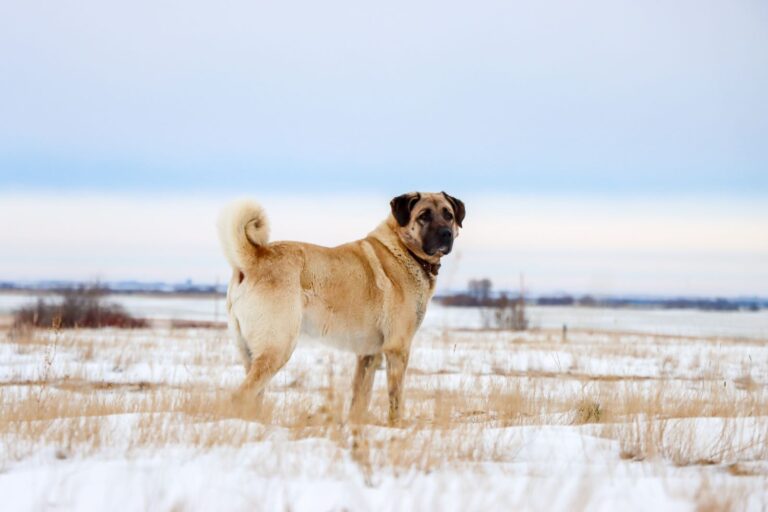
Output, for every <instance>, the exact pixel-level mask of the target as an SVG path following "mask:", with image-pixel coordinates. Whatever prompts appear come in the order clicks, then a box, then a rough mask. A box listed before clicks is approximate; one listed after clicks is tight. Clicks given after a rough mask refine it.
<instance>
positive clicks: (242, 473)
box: [0, 307, 768, 511]
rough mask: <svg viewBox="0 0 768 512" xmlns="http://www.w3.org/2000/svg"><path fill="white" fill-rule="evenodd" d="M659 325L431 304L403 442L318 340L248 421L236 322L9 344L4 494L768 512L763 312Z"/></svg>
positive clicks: (143, 501) (241, 503) (2, 420)
mask: <svg viewBox="0 0 768 512" xmlns="http://www.w3.org/2000/svg"><path fill="white" fill-rule="evenodd" d="M663 313H664V312H662V316H659V315H658V314H657V313H654V312H648V311H645V312H644V311H640V312H633V311H631V310H630V311H624V310H622V311H621V312H619V313H618V317H617V318H618V319H619V323H618V324H617V323H616V322H613V323H611V321H607V320H605V316H606V315H609V316H610V315H614V313H611V312H606V311H605V310H599V309H592V310H590V309H589V308H560V309H559V310H558V309H550V310H547V312H546V314H545V316H541V317H540V318H539V320H536V319H535V318H534V321H533V322H532V323H533V328H532V329H530V330H528V331H525V332H511V331H500V330H493V329H484V328H482V327H481V322H479V321H478V317H479V312H478V311H476V310H468V309H453V308H439V307H437V308H434V311H433V312H431V313H430V316H429V317H428V318H427V320H426V321H425V326H424V327H423V328H422V329H421V330H420V331H419V333H418V335H417V337H416V339H415V341H414V350H413V352H412V354H411V359H410V364H409V372H408V376H407V379H406V406H405V417H404V420H403V422H402V424H401V425H398V426H396V427H391V426H388V425H387V423H386V384H385V378H384V372H383V371H378V372H377V378H376V382H375V387H374V398H373V401H372V404H371V414H370V417H369V418H368V419H367V420H366V421H365V422H363V423H361V424H351V423H349V422H348V420H347V408H348V405H349V400H350V398H351V389H350V384H351V380H352V370H353V368H354V356H352V355H350V354H346V353H342V352H338V351H334V350H332V349H327V348H325V347H323V346H321V345H319V344H316V343H314V342H312V341H311V340H308V341H307V342H305V343H302V344H300V345H299V348H298V349H297V351H296V352H295V354H294V356H293V358H292V359H291V360H290V362H289V363H288V364H287V366H286V367H285V368H283V370H282V371H281V372H280V373H279V374H278V375H277V377H276V378H275V379H274V380H273V381H272V382H271V384H270V386H269V387H268V390H267V393H266V399H265V404H264V407H262V409H261V410H259V411H252V410H242V409H238V408H235V407H234V406H233V405H232V401H231V400H230V394H231V392H232V391H233V390H234V389H235V388H236V387H237V385H238V384H239V382H240V381H241V379H242V377H243V372H244V370H243V367H242V364H241V362H240V360H239V358H238V355H237V351H236V348H235V347H234V346H233V344H232V343H231V342H230V341H229V339H228V337H227V333H226V330H225V329H224V328H223V327H218V326H213V327H207V328H201V327H190V325H193V324H190V323H186V324H184V323H174V322H164V323H163V322H158V323H157V324H156V325H155V326H154V327H152V328H149V329H136V330H112V329H96V330H84V329H78V330H54V329H42V330H31V331H18V330H12V329H9V328H5V329H4V330H3V331H2V333H0V404H2V416H1V417H0V496H1V497H2V500H3V503H5V504H10V508H8V510H41V509H49V508H56V509H77V510H104V509H107V508H116V509H119V510H146V509H150V510H210V509H212V508H215V509H218V510H293V511H303V510H398V511H399V510H457V511H459V510H460V511H465V510H547V511H549V510H568V511H572V510H614V509H616V508H618V507H621V508H623V509H625V510H649V509H654V508H655V509H659V510H661V509H663V510H766V507H768V339H766V337H765V336H764V333H765V331H766V329H768V322H766V319H768V316H766V314H765V312H758V313H746V312H745V313H734V314H731V315H730V316H729V315H721V316H717V314H715V313H703V312H702V313H690V312H685V313H684V314H676V313H674V312H666V317H664V315H663ZM546 315H548V316H546ZM558 315H559V316H558ZM713 315H714V316H713ZM739 315H741V316H739ZM745 315H753V316H745ZM660 318H661V320H659V319H660ZM664 318H666V320H664ZM670 318H672V320H669V319H670ZM560 322H562V323H567V324H568V325H569V328H568V329H567V330H566V331H565V332H564V331H563V329H562V328H556V327H555V326H556V325H559V323H560ZM654 322H655V323H654ZM622 325H627V326H628V328H627V329H626V330H623V329H622ZM580 326H581V327H580ZM585 326H586V327H585Z"/></svg>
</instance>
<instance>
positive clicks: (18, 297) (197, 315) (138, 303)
mask: <svg viewBox="0 0 768 512" xmlns="http://www.w3.org/2000/svg"><path fill="white" fill-rule="evenodd" d="M35 300H37V296H35V295H31V294H27V293H18V294H17V293H0V316H3V315H5V316H7V315H9V314H10V313H11V311H12V310H13V309H14V308H18V307H19V306H21V305H23V304H27V303H30V302H33V301H35ZM108 300H109V301H113V302H116V303H118V304H121V305H123V306H124V307H125V308H126V309H127V310H128V311H129V312H131V313H132V314H134V315H135V316H139V317H141V318H149V319H153V320H167V319H177V320H190V321H203V322H222V323H223V322H226V310H225V308H224V298H223V297H183V296H181V297H180V296H173V297H163V296H157V295H113V296H110V297H108ZM527 313H528V316H529V317H530V320H531V322H530V323H531V326H532V327H533V328H541V329H562V327H563V325H566V326H567V328H568V329H588V330H602V331H614V332H642V333H648V334H654V333H659V334H673V335H683V336H724V337H734V336H735V337H748V338H757V339H768V310H762V311H756V312H747V311H744V312H741V311H740V312H715V311H712V312H701V311H695V310H662V309H640V308H627V309H613V308H589V307H578V306H575V307H571V306H530V307H528V308H527ZM424 327H427V328H428V327H439V328H446V329H461V328H480V327H482V315H481V314H480V312H479V310H478V309H477V308H445V307H442V306H440V305H439V304H435V303H433V304H431V305H430V307H429V310H428V311H427V316H426V318H425V320H424Z"/></svg>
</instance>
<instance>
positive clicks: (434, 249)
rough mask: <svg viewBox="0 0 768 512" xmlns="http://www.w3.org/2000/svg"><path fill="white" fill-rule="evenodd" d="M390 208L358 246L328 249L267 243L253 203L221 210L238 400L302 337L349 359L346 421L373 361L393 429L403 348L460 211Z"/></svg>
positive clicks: (454, 206) (251, 397)
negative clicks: (382, 376)
mask: <svg viewBox="0 0 768 512" xmlns="http://www.w3.org/2000/svg"><path fill="white" fill-rule="evenodd" d="M390 207H391V210H392V213H391V215H389V217H388V218H387V219H386V220H385V221H384V222H382V223H381V224H380V225H379V226H378V227H377V228H376V229H375V230H373V231H372V232H371V233H369V234H368V236H367V237H365V238H363V239H361V240H357V241H354V242H351V243H347V244H344V245H341V246H338V247H333V248H328V247H321V246H318V245H313V244H309V243H302V242H273V243H269V242H268V239H269V223H268V221H267V217H266V214H265V212H264V210H263V209H262V208H261V206H259V205H258V204H257V203H255V202H253V201H249V200H242V201H237V202H234V203H232V204H231V205H229V206H228V207H227V208H225V209H224V210H223V212H222V214H221V216H220V218H219V223H218V230H219V237H220V239H221V244H222V247H223V249H224V254H225V255H226V257H227V260H228V261H229V263H230V265H231V266H232V269H233V272H232V278H231V280H230V282H229V288H228V291H227V312H228V317H229V327H230V332H231V335H232V337H233V338H234V340H235V341H236V342H237V345H238V348H239V349H240V352H241V354H242V358H243V363H244V366H245V370H246V377H245V381H244V382H243V384H242V385H241V387H240V389H239V391H238V393H237V394H236V396H237V397H238V399H239V400H241V401H246V403H249V402H250V401H254V403H258V400H260V398H261V396H262V394H263V390H264V388H265V386H266V385H267V383H268V382H269V380H270V379H271V378H272V377H273V376H274V375H275V373H276V372H277V371H278V370H280V368H282V367H283V365H285V363H286V362H287V361H288V359H289V358H290V356H291V354H292V353H293V350H294V348H295V347H296V341H297V338H298V337H299V334H300V333H304V334H307V335H309V336H312V337H317V338H320V339H321V340H322V341H324V342H325V343H328V344H330V345H332V346H334V347H336V348H340V349H343V350H348V351H351V352H353V353H355V354H357V369H356V371H355V377H354V380H353V397H352V404H351V407H350V416H351V417H352V418H353V419H358V418H362V417H363V416H365V414H366V413H367V409H368V404H369V402H370V397H371V388H372V386H373V378H374V374H375V371H376V368H377V367H378V365H379V361H380V358H381V355H382V354H383V355H384V357H385V358H386V363H387V386H388V391H389V415H388V417H389V421H390V422H391V423H396V422H398V421H399V420H400V418H401V414H402V400H403V398H402V396H403V379H404V376H405V371H406V368H407V366H408V356H409V354H410V349H411V341H412V339H413V336H414V334H415V332H416V330H417V329H418V328H419V326H420V325H421V321H422V319H423V318H424V314H425V312H426V308H427V304H428V303H429V301H430V299H431V298H432V295H433V293H434V290H435V280H436V275H437V269H438V268H439V263H440V258H441V257H442V256H444V255H445V254H448V253H449V252H450V251H451V249H452V244H453V240H454V239H455V238H456V237H457V236H458V234H459V228H460V227H461V224H462V221H463V219H464V212H465V210H464V204H463V203H462V202H461V201H460V200H458V199H456V198H454V197H452V196H449V195H448V194H446V193H444V192H443V193H416V192H414V193H410V194H403V195H401V196H398V197H396V198H394V199H393V200H392V201H391V202H390Z"/></svg>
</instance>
